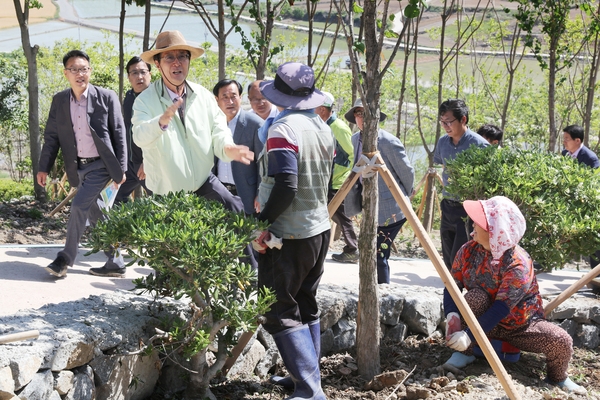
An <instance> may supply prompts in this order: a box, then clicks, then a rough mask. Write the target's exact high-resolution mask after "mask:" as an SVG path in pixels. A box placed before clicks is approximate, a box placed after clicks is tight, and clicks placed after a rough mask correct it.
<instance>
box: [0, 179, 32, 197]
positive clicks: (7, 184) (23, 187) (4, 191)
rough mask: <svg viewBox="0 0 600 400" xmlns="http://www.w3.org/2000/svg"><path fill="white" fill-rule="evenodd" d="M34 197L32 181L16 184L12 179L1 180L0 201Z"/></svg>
mask: <svg viewBox="0 0 600 400" xmlns="http://www.w3.org/2000/svg"><path fill="white" fill-rule="evenodd" d="M33 195H34V193H33V184H32V182H31V181H30V180H25V181H23V182H15V181H13V180H12V179H0V201H9V200H11V199H18V198H21V197H23V196H33Z"/></svg>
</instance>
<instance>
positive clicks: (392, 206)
mask: <svg viewBox="0 0 600 400" xmlns="http://www.w3.org/2000/svg"><path fill="white" fill-rule="evenodd" d="M364 116H365V108H364V107H363V104H362V100H361V99H357V100H356V101H355V102H354V106H353V107H352V108H351V109H350V110H348V112H347V113H346V114H344V117H345V118H346V120H348V122H351V123H353V124H356V125H357V126H358V129H360V132H356V133H355V134H354V135H352V144H353V145H354V149H355V153H354V162H355V163H356V162H358V160H359V159H360V157H361V154H362V146H363V145H362V136H361V135H362V130H363V125H364V121H365V120H364ZM386 117H387V115H386V114H385V113H383V112H380V113H379V121H380V122H381V121H384V120H385V119H386ZM377 150H379V152H380V155H381V158H382V159H383V161H384V162H385V166H386V167H387V169H388V170H389V172H390V173H391V175H392V177H393V178H394V180H395V181H396V183H397V184H398V186H399V187H400V190H401V191H402V193H403V194H404V195H405V196H410V194H411V193H412V191H413V183H414V181H415V170H414V168H413V167H412V165H410V160H409V159H408V156H407V155H406V151H405V149H404V145H403V144H402V142H401V141H400V139H398V138H397V137H396V136H394V135H392V134H391V133H389V132H386V131H384V130H383V129H379V132H378V133H377ZM377 187H378V191H379V212H378V215H377V283H390V266H389V263H388V259H389V258H390V253H391V251H392V243H393V242H394V239H395V238H396V235H398V232H400V229H401V228H402V226H403V225H404V224H405V223H406V218H405V217H404V214H403V213H402V210H401V209H400V206H398V203H397V202H396V199H394V196H393V195H392V192H391V191H390V188H389V187H388V186H387V185H386V183H385V181H384V180H383V178H382V177H381V174H380V175H379V177H378V178H377ZM361 200H362V184H361V182H360V180H359V181H358V182H357V184H356V185H354V187H352V188H351V189H350V192H349V193H348V195H347V196H346V201H345V204H346V206H345V211H346V214H347V215H348V216H349V217H351V216H354V215H356V214H358V213H360V212H361V211H362V202H361Z"/></svg>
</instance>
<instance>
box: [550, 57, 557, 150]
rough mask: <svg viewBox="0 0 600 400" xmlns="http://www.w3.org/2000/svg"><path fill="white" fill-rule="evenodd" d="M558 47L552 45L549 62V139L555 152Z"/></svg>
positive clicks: (551, 148)
mask: <svg viewBox="0 0 600 400" xmlns="http://www.w3.org/2000/svg"><path fill="white" fill-rule="evenodd" d="M556 67H557V65H556V47H554V46H552V45H551V47H550V60H549V62H548V68H549V71H548V124H549V128H550V138H549V140H548V151H549V152H550V153H554V151H555V150H556V139H557V132H556V107H555V105H554V102H555V101H556Z"/></svg>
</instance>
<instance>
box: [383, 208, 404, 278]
mask: <svg viewBox="0 0 600 400" xmlns="http://www.w3.org/2000/svg"><path fill="white" fill-rule="evenodd" d="M405 223H406V218H404V219H402V220H400V221H398V222H394V223H393V224H389V225H385V226H381V225H380V226H378V227H377V283H390V264H389V262H388V260H389V258H390V254H391V252H392V243H393V242H394V239H396V236H398V232H400V229H402V225H404V224H405ZM383 244H385V246H382V245H383Z"/></svg>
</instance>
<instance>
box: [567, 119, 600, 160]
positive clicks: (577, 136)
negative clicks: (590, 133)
mask: <svg viewBox="0 0 600 400" xmlns="http://www.w3.org/2000/svg"><path fill="white" fill-rule="evenodd" d="M583 139H584V132H583V128H582V127H581V126H579V125H569V126H567V127H566V128H565V129H563V146H564V147H565V148H564V150H563V151H562V155H563V156H567V155H568V156H571V157H573V158H574V159H576V160H577V161H578V162H579V163H581V164H585V165H587V166H588V167H592V168H598V167H600V161H599V160H598V156H597V155H596V153H594V152H593V151H592V150H590V149H588V148H587V147H586V146H585V145H584V144H583Z"/></svg>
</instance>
